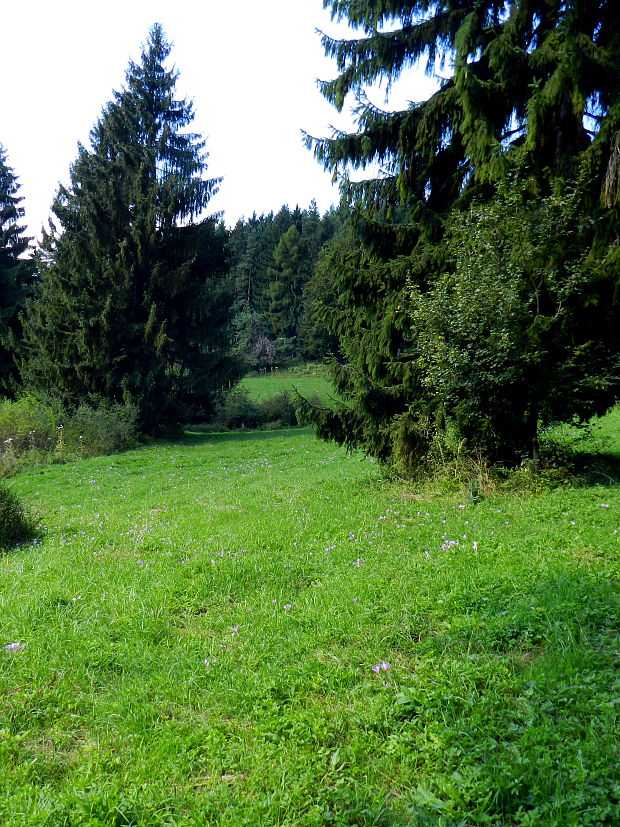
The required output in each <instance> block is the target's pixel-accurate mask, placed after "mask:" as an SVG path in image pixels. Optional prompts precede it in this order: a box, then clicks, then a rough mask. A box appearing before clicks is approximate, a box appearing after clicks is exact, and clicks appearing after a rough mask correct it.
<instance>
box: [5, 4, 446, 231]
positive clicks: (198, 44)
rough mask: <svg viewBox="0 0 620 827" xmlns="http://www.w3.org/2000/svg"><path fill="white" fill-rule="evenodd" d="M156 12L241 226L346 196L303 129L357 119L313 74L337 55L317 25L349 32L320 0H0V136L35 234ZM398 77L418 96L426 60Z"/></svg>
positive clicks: (330, 68)
mask: <svg viewBox="0 0 620 827" xmlns="http://www.w3.org/2000/svg"><path fill="white" fill-rule="evenodd" d="M155 22H159V23H161V24H162V25H163V27H164V31H165V33H166V35H167V37H168V39H169V40H170V41H171V42H172V44H173V51H172V56H171V61H172V62H173V63H174V65H175V66H176V67H177V69H178V70H179V71H180V79H179V83H178V86H177V89H178V92H179V93H180V94H181V95H184V96H187V97H189V98H191V99H193V101H194V107H195V113H196V119H195V122H194V129H195V131H197V132H200V133H202V134H203V135H204V136H206V138H207V150H208V151H209V153H210V158H209V175H210V176H223V178H224V181H223V183H222V185H221V188H220V192H219V193H218V194H217V195H216V196H215V197H214V198H213V200H212V202H211V206H212V208H213V211H215V210H221V211H223V213H224V219H225V221H226V223H227V224H228V225H229V226H232V225H233V224H234V223H235V222H236V220H237V219H238V218H240V217H242V216H245V217H249V216H251V215H252V213H253V212H256V213H258V214H260V213H267V212H269V211H271V210H273V211H277V210H278V209H279V208H280V207H281V206H282V204H289V205H290V206H291V207H294V206H295V205H297V204H299V205H300V206H301V207H307V206H308V205H309V204H310V202H311V200H312V199H313V198H314V199H316V201H317V204H318V206H319V209H320V210H321V212H323V211H324V210H326V209H328V208H329V206H330V205H331V204H333V203H336V202H337V200H338V192H337V190H336V188H334V187H333V186H332V184H331V180H330V176H329V175H328V174H327V173H325V172H324V171H323V170H322V168H321V167H320V166H319V164H318V163H317V162H316V161H315V160H314V158H313V156H312V153H311V152H309V151H308V150H307V149H306V148H305V146H304V145H303V142H302V139H301V133H300V130H302V129H304V130H306V131H307V132H309V133H310V134H312V135H316V136H324V135H328V134H329V131H330V125H335V126H337V127H341V128H349V127H350V125H351V123H352V121H351V119H350V117H349V116H348V114H347V115H345V114H344V113H343V115H339V114H338V113H337V112H336V111H335V110H334V109H333V107H331V106H330V105H329V104H328V103H327V102H326V101H325V100H324V98H323V97H322V96H321V93H320V91H319V89H318V87H317V84H316V80H317V78H321V79H330V78H331V77H333V76H334V75H335V74H336V69H335V64H334V63H333V61H331V60H328V59H327V58H326V57H325V56H324V54H323V50H322V47H321V43H320V39H319V36H318V35H317V34H316V31H315V30H316V29H317V28H319V29H322V30H325V31H327V32H329V33H331V34H337V33H340V34H342V33H343V27H342V26H340V27H336V26H335V25H334V24H332V23H331V21H330V19H329V15H328V13H327V12H326V11H324V10H323V8H322V0H235V2H232V0H176V2H174V0H104V2H88V1H87V0H86V2H85V0H46V1H45V0H17V2H9V0H0V25H1V27H2V30H1V31H2V38H1V42H0V77H2V79H3V80H2V105H1V106H0V143H2V144H3V145H4V147H5V149H6V151H7V153H8V161H9V165H10V166H11V167H12V168H13V170H14V172H15V173H16V174H17V175H18V177H19V181H20V184H21V190H20V195H21V196H22V197H23V198H24V201H23V203H22V206H23V207H24V208H25V210H26V223H27V224H28V225H29V232H30V234H31V235H34V236H37V235H38V234H39V231H40V228H41V226H42V225H43V224H46V223H47V219H48V216H49V208H50V204H51V202H52V198H53V196H54V193H55V191H56V189H57V187H58V183H59V182H63V183H65V182H67V180H68V173H69V167H70V165H71V163H72V162H73V161H74V160H75V157H76V153H77V143H78V141H81V142H82V143H87V142H88V133H89V131H90V129H91V127H92V126H93V124H94V123H95V122H96V120H97V118H98V117H99V115H100V113H101V110H102V108H103V106H104V105H105V103H106V102H107V101H108V100H109V99H110V97H111V93H112V90H113V89H120V88H121V86H122V85H123V83H124V78H125V70H126V68H127V64H128V62H129V60H130V59H133V60H135V61H138V60H139V58H140V47H141V45H142V44H143V43H144V41H145V40H146V37H147V34H148V30H149V28H150V26H151V25H152V24H153V23H155ZM403 86H406V87H407V88H403V93H402V94H403V95H404V96H405V97H406V99H409V100H420V99H422V98H424V97H427V95H428V94H429V93H430V92H431V89H432V87H431V82H430V81H429V80H428V79H426V78H421V77H420V75H419V74H417V73H416V74H415V75H414V76H410V78H409V79H408V82H407V83H405V84H404V85H403V84H401V87H403ZM409 87H411V88H409ZM403 100H404V98H403ZM376 102H377V103H382V100H381V96H379V99H378V100H377V101H376Z"/></svg>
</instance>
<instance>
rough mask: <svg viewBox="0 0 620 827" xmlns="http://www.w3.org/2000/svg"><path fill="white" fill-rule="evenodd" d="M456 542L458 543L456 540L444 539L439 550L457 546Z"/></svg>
mask: <svg viewBox="0 0 620 827" xmlns="http://www.w3.org/2000/svg"><path fill="white" fill-rule="evenodd" d="M458 544H459V541H458V540H446V541H445V543H442V544H441V550H442V551H448V550H449V549H451V548H454V547H455V546H458Z"/></svg>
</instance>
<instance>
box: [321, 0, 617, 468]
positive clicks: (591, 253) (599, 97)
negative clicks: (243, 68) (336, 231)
mask: <svg viewBox="0 0 620 827" xmlns="http://www.w3.org/2000/svg"><path fill="white" fill-rule="evenodd" d="M324 6H325V7H326V8H328V9H330V10H331V13H332V17H333V18H334V19H335V20H338V21H347V22H348V23H349V24H350V25H351V26H352V27H353V32H352V36H351V37H350V38H343V39H333V38H330V37H329V36H327V35H324V36H323V45H324V48H325V51H326V53H327V54H328V55H329V56H331V57H333V58H334V59H335V60H336V64H337V68H338V75H337V77H335V78H334V79H333V80H330V81H326V82H323V83H322V91H323V94H324V95H325V97H326V98H327V99H328V100H329V101H330V102H331V103H332V104H333V105H334V106H335V107H336V108H337V109H338V110H341V109H342V108H343V107H344V106H345V104H346V103H347V102H348V101H351V100H352V101H354V106H355V112H356V116H357V129H356V131H355V132H352V133H350V134H347V133H343V132H335V133H334V134H333V135H332V136H331V137H329V138H323V139H314V138H311V137H308V138H307V141H308V145H309V147H311V148H313V150H314V153H315V156H316V157H317V159H318V160H319V161H320V162H321V163H322V164H323V165H324V167H325V168H326V169H328V170H329V171H331V172H332V174H333V175H334V176H335V177H340V179H341V181H342V185H343V191H344V194H345V196H346V198H347V199H348V201H349V202H350V203H351V204H352V206H353V214H354V216H355V217H356V220H355V221H354V229H355V233H354V234H353V235H352V236H351V237H350V238H349V241H348V242H341V243H339V245H336V246H335V247H334V249H333V251H332V259H331V265H330V266H331V272H332V280H333V283H334V285H335V288H336V289H335V292H336V293H337V296H338V299H337V301H336V302H334V306H333V307H332V308H331V309H328V310H327V316H328V317H329V320H330V325H331V330H332V332H333V333H335V334H336V335H337V336H338V338H339V342H340V357H339V359H338V360H337V361H336V363H335V366H334V376H335V379H336V382H337V385H338V390H339V392H340V394H341V395H342V396H343V397H345V399H346V400H347V404H346V405H344V406H341V407H340V408H338V409H336V410H331V411H321V410H311V409H308V411H307V415H308V416H309V417H310V418H311V419H312V420H313V421H314V423H315V424H316V425H317V427H318V431H319V433H320V434H321V435H322V436H324V437H326V438H332V439H335V440H337V441H338V442H340V443H344V444H346V445H348V446H350V447H363V448H364V449H366V450H367V451H368V452H369V453H371V454H373V455H375V456H377V457H379V458H381V459H382V460H385V461H386V462H391V463H395V464H396V465H398V466H399V468H400V469H401V470H402V471H403V472H404V473H410V472H411V471H412V470H413V469H414V468H415V467H418V466H419V465H420V463H424V462H425V461H426V460H427V459H428V457H429V451H431V446H432V445H435V444H437V441H438V440H439V441H440V442H441V441H442V440H443V442H444V443H445V442H446V433H447V431H446V428H447V424H446V423H447V422H448V420H449V421H450V423H451V425H450V428H452V429H453V430H452V431H451V432H452V434H453V437H454V440H456V444H458V445H459V446H463V445H467V447H468V448H469V449H470V450H472V451H479V450H480V449H483V450H484V451H485V452H486V453H487V455H488V456H489V457H490V458H491V459H494V460H498V461H500V460H501V461H507V462H511V463H514V462H519V461H520V460H521V459H523V458H524V457H527V456H530V457H531V456H533V455H535V454H536V434H537V430H538V428H539V426H540V425H541V424H545V423H546V422H548V421H550V420H554V419H555V418H556V417H560V418H562V419H566V418H568V419H570V418H572V417H576V418H578V419H580V420H584V419H587V418H588V417H589V416H591V415H593V414H595V413H600V411H602V410H605V409H607V408H608V407H609V406H611V405H612V404H613V403H614V401H615V400H616V399H617V398H618V388H619V387H620V370H619V360H618V355H619V352H620V346H619V341H618V335H617V333H615V331H616V330H617V329H618V328H619V327H620V325H619V324H618V322H619V321H620V320H619V319H618V299H619V291H618V273H619V272H620V267H619V266H618V265H619V264H620V259H619V257H618V256H619V253H618V250H619V249H620V245H619V241H620V238H619V234H618V227H619V226H620V221H619V219H620V215H619V207H620V175H619V172H618V170H620V161H619V159H620V150H619V147H620V143H619V141H620V138H619V136H620V76H619V75H618V72H617V66H618V62H619V60H620V14H619V13H618V11H617V10H615V7H614V5H613V4H611V3H608V2H599V1H598V0H585V2H584V1H583V0H550V1H549V0H518V1H517V0H506V2H504V0H501V2H496V1H495V0H483V2H475V3H474V2H464V0H439V1H438V2H433V3H429V2H426V0H413V2H394V1H393V0H325V2H324ZM353 35H355V36H353ZM412 67H417V68H420V67H423V68H425V70H426V72H427V73H428V74H430V75H434V76H435V77H436V79H437V90H436V92H435V93H434V94H432V95H431V96H430V97H429V98H428V99H427V100H423V101H418V102H415V101H414V102H411V103H410V104H409V105H408V106H407V107H405V108H404V109H401V110H398V111H392V110H385V109H380V108H378V107H377V106H376V105H374V104H373V103H372V102H371V100H370V97H371V93H370V92H369V87H371V86H372V85H373V84H377V83H381V84H383V87H384V88H385V89H387V90H388V91H389V88H390V86H391V84H392V83H393V82H394V81H395V80H397V79H400V81H401V83H403V81H406V79H407V78H408V77H412V79H413V77H414V76H413V74H411V72H410V70H411V69H412ZM414 95H415V90H414V88H413V84H412V97H413V96H414ZM376 165H378V166H379V168H380V173H379V175H377V174H376V173H375V172H373V170H374V169H376ZM354 171H357V173H358V174H357V175H356V176H355V177H356V178H358V179H359V177H360V173H364V172H366V175H367V178H366V179H365V180H361V181H359V180H357V181H355V182H354V181H352V180H350V178H351V176H352V173H353V172H354ZM508 204H511V205H512V207H514V208H515V210H514V211H513V212H511V211H510V208H509V207H508V206H507V205H508ZM558 211H559V214H558ZM499 215H501V216H502V220H503V221H504V222H505V226H506V227H507V232H506V237H505V238H504V239H503V240H499V241H498V238H497V229H498V225H497V221H498V216H499ZM541 215H542V216H544V217H545V218H544V221H547V222H548V220H549V219H550V216H552V215H555V216H556V218H557V219H558V224H557V225H555V227H554V231H553V232H552V233H550V234H549V235H548V236H546V237H545V236H544V235H543V234H542V233H541V232H540V227H539V226H537V224H536V218H537V216H538V217H540V216H541ZM519 221H522V226H521V227H519V226H517V225H518V222H519ZM543 223H544V222H543ZM465 226H467V227H469V229H470V230H471V229H473V228H475V234H474V237H475V243H477V244H478V247H477V248H476V250H475V252H474V251H473V250H472V249H471V247H470V248H469V252H467V249H468V248H467V242H468V239H467V238H466V237H465V236H464V235H463V233H462V232H459V231H458V228H459V227H460V228H462V227H465ZM349 232H351V231H349ZM526 236H527V237H526ZM562 237H567V238H569V239H570V242H569V243H567V244H563V243H562V241H561V238H562ZM523 245H525V247H526V248H527V250H528V251H530V252H528V254H527V255H525V257H521V259H520V256H521V252H520V251H521V249H522V247H523ZM534 248H535V251H534V252H531V251H532V250H534ZM500 251H501V253H502V254H503V258H502V259H501V260H500V255H499V253H500ZM474 260H475V267H474V265H473V262H474ZM530 264H531V265H532V268H533V270H532V269H531V268H530ZM504 265H505V266H504ZM474 271H475V272H476V273H477V274H478V276H479V280H478V281H477V282H476V288H477V289H475V290H473V289H467V288H468V287H469V288H471V287H472V286H473V280H474V275H473V274H474ZM508 271H510V274H511V275H510V277H508V276H507V272H508ZM506 278H508V280H509V281H510V280H511V279H512V280H513V281H511V284H512V287H511V288H510V290H515V291H516V292H515V297H516V299H515V301H516V304H515V303H513V302H512V301H506V302H501V301H500V302H499V303H498V304H496V303H495V300H496V298H497V295H496V294H497V291H498V290H500V291H501V285H502V284H504V285H505V284H506V282H505V279H506ZM536 279H538V281H536ZM448 283H450V284H451V285H452V287H451V288H450V290H449V291H448V292H447V293H446V292H445V291H446V289H447V284H448ZM481 285H485V289H484V290H483V289H481ZM550 285H551V287H550ZM547 288H549V289H547ZM442 291H444V292H443V293H442ZM454 291H456V293H454ZM509 292H510V291H509ZM440 294H442V295H443V297H444V298H443V299H442V308H443V311H442V313H441V314H440V313H439V305H438V303H437V302H438V301H439V295H440ZM455 295H458V296H460V297H461V300H460V304H459V303H458V302H457V303H456V305H455V306H454V307H452V309H451V310H450V306H449V302H448V296H451V297H453V298H454V296H455ZM505 297H506V296H505ZM517 299H518V300H517ZM465 304H467V307H465ZM490 307H492V308H494V310H495V312H496V313H497V314H507V315H506V316H501V317H498V318H496V320H495V322H494V324H492V325H491V326H490V327H488V326H487V327H486V328H484V325H482V326H480V325H479V326H478V333H477V341H478V345H479V347H480V348H482V349H486V350H487V351H489V352H490V351H491V350H492V349H493V347H494V343H495V345H498V346H499V341H500V339H499V338H497V336H496V333H497V329H498V327H499V328H501V330H502V336H508V337H511V336H513V334H515V333H516V328H515V318H516V317H513V316H511V315H510V314H511V312H512V309H514V308H517V307H518V313H517V317H518V318H519V319H520V322H519V325H520V328H519V332H518V333H519V335H517V336H516V339H512V340H511V342H512V344H511V347H510V348H508V350H510V352H511V354H512V355H511V356H508V350H505V351H503V352H502V353H501V355H498V359H499V361H502V360H504V361H502V364H503V365H504V367H506V371H505V372H503V373H501V372H500V374H499V375H497V376H496V377H495V380H496V381H495V391H494V393H493V394H491V396H489V397H485V394H484V393H481V394H478V393H477V391H476V390H475V387H474V386H476V387H478V385H479V383H480V382H481V383H482V385H484V382H485V381H486V380H485V379H484V378H483V377H482V375H480V376H477V377H474V374H475V373H476V367H477V366H479V364H480V363H478V362H476V361H475V360H474V361H473V362H472V361H471V360H472V353H473V354H476V353H479V351H478V350H476V348H475V347H474V348H473V351H472V350H471V348H470V351H468V350H467V348H466V347H465V341H468V342H469V344H470V345H472V347H473V340H470V338H469V337H471V336H473V334H474V329H475V327H476V326H475V325H474V326H473V327H470V328H469V329H468V332H467V333H466V334H464V338H463V337H461V339H459V336H458V335H454V331H455V329H456V328H458V327H459V324H460V322H459V319H458V318H457V317H458V316H459V314H463V313H465V317H466V318H468V319H470V320H472V321H473V320H474V319H476V318H478V319H482V318H484V319H487V321H488V318H489V308H490ZM568 308H570V310H569V309H568ZM558 314H559V315H558ZM431 317H432V320H433V321H432V322H431V321H428V324H427V323H426V320H430V318H431ZM463 324H464V326H465V327H467V323H466V322H463ZM429 325H430V327H431V328H432V336H431V339H433V341H435V342H437V341H440V340H441V338H442V337H443V338H444V339H445V340H446V341H447V340H450V344H449V346H448V350H446V349H444V348H443V347H442V348H438V349H435V350H433V349H432V348H431V347H430V344H429V343H430V341H431V339H429V336H430V335H431V334H430V333H429V330H430V328H429ZM545 325H547V332H546V333H545V335H544V336H543V337H542V338H543V339H544V342H543V341H542V339H541V338H540V337H539V335H538V334H539V333H540V332H541V331H542V329H543V327H544V326H545ZM493 331H495V332H493ZM524 331H529V333H530V334H531V335H529V337H528V335H525V333H524ZM522 334H523V335H522ZM500 338H501V337H500ZM534 343H536V344H534ZM500 350H501V348H500ZM448 351H449V352H450V353H451V354H452V356H453V357H454V358H453V359H452V361H451V362H450V361H449V358H448V355H447V354H448ZM586 354H590V355H591V358H590V357H587V356H586ZM443 360H448V362H449V363H448V362H445V363H444V361H443ZM506 360H508V361H506ZM510 360H514V363H512V362H510ZM492 362H493V359H491V362H485V363H484V365H485V366H484V369H483V368H482V367H481V371H482V373H484V371H485V370H487V369H488V367H489V364H491V363H492ZM509 362H510V364H509ZM526 362H527V363H528V364H530V368H531V365H532V364H536V365H537V369H536V371H534V372H533V373H532V370H530V369H528V371H525V370H521V368H522V367H523V366H524V365H525V363H526ZM562 364H565V368H566V369H562ZM568 365H570V366H572V367H570V368H569V367H568ZM518 366H521V367H518ZM513 368H514V370H513ZM437 371H439V373H440V374H441V375H442V376H443V378H444V379H445V378H446V376H447V375H448V373H449V374H450V376H451V377H452V379H451V382H450V383H448V384H449V385H450V390H449V393H448V392H447V391H446V393H447V395H444V394H442V392H441V388H442V387H443V388H444V390H445V389H446V388H447V385H445V384H444V385H442V384H441V382H440V383H439V385H435V384H434V382H435V379H437ZM515 371H516V374H518V376H519V379H518V381H517V382H516V383H515ZM502 377H503V378H502ZM528 377H529V378H528ZM486 378H487V379H489V376H488V375H487V376H486ZM523 383H525V386H526V387H527V392H526V393H521V392H518V391H517V388H520V389H522V388H523V386H524V385H523ZM528 383H530V384H528ZM531 383H533V385H532V384H531ZM586 386H587V388H588V390H587V392H586V390H585V388H586ZM457 387H458V388H459V390H458V391H457ZM533 388H535V390H533ZM491 397H493V399H491ZM560 399H562V400H563V402H562V404H559V401H558V400H560ZM549 400H555V401H554V402H553V403H552V402H550V401H549ZM457 409H458V410H457ZM507 410H508V411H510V417H508V419H506V417H505V412H506V411H507ZM455 423H456V424H455Z"/></svg>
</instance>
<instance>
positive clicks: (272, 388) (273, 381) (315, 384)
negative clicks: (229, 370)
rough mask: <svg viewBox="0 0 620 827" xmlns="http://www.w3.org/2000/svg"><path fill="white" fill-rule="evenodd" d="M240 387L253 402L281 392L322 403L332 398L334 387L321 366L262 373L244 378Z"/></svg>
mask: <svg viewBox="0 0 620 827" xmlns="http://www.w3.org/2000/svg"><path fill="white" fill-rule="evenodd" d="M241 387H242V388H245V389H246V390H247V392H248V394H249V396H250V399H252V401H254V402H262V401H263V399H268V398H269V397H270V396H276V395H277V394H279V393H282V392H283V391H289V392H294V391H298V392H299V393H300V394H301V395H302V396H304V397H305V398H306V399H310V398H311V397H313V396H317V397H318V398H319V399H320V400H321V401H322V402H325V403H326V402H328V401H329V399H330V398H334V396H335V392H334V386H333V385H332V383H331V382H330V380H329V378H328V376H327V371H326V370H325V369H324V368H322V366H312V367H310V368H308V369H305V370H304V369H303V368H296V369H294V370H289V371H285V370H278V371H273V372H268V373H264V374H262V375H260V376H246V377H245V378H244V379H242V380H241Z"/></svg>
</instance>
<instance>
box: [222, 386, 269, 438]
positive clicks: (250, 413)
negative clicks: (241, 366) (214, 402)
mask: <svg viewBox="0 0 620 827" xmlns="http://www.w3.org/2000/svg"><path fill="white" fill-rule="evenodd" d="M260 424H261V413H260V409H259V407H258V405H257V404H256V403H254V402H252V400H251V399H250V397H249V395H248V392H247V391H246V390H243V389H242V388H235V389H234V390H233V391H231V392H230V393H229V394H228V396H227V397H226V399H225V400H224V402H223V404H222V406H221V408H220V409H219V410H218V412H217V414H216V416H215V417H214V419H213V422H212V425H213V428H215V430H223V431H231V430H232V431H234V430H237V429H239V428H257V427H258V426H259V425H260Z"/></svg>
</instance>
